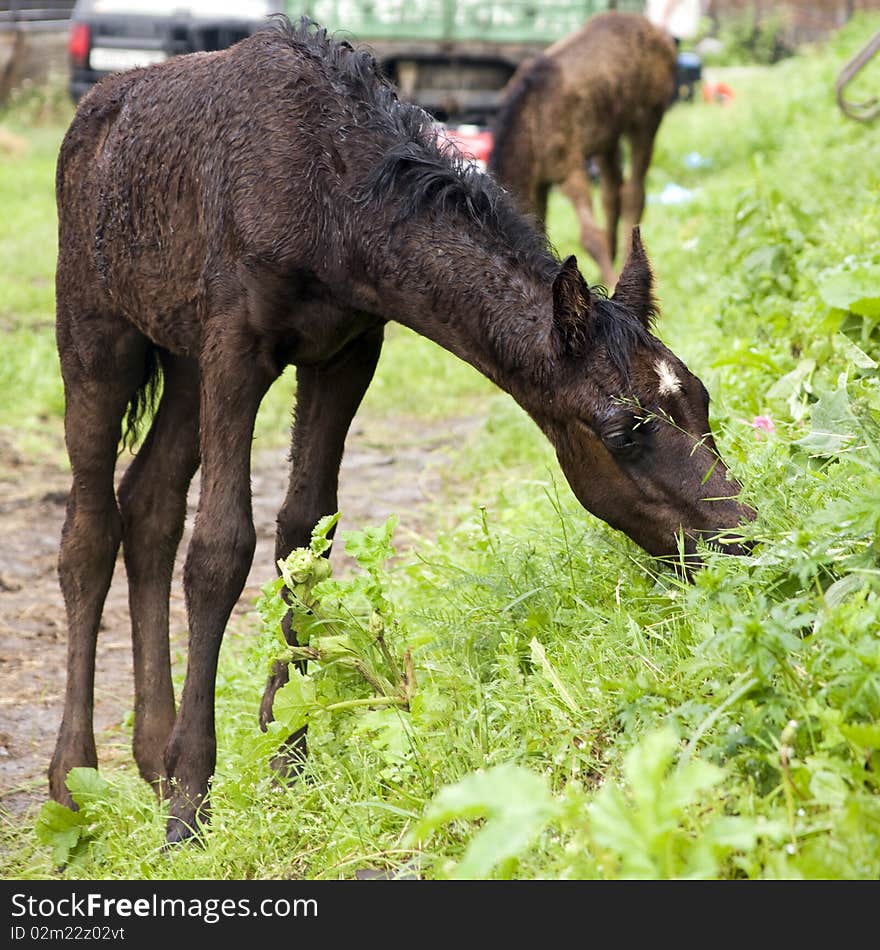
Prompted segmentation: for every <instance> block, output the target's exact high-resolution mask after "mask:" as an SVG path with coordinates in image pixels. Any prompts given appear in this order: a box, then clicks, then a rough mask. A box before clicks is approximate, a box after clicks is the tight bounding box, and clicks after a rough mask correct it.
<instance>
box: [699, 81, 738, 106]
mask: <svg viewBox="0 0 880 950" xmlns="http://www.w3.org/2000/svg"><path fill="white" fill-rule="evenodd" d="M731 99H733V90H732V89H731V88H730V86H728V85H727V83H726V82H704V83H703V101H704V102H718V103H720V104H721V105H723V106H726V105H727V103H728V102H730V100H731Z"/></svg>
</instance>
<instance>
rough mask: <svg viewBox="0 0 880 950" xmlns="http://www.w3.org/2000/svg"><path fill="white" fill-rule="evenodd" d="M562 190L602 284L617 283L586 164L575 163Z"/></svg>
mask: <svg viewBox="0 0 880 950" xmlns="http://www.w3.org/2000/svg"><path fill="white" fill-rule="evenodd" d="M559 187H560V189H561V190H562V193H563V194H564V195H565V197H566V198H568V200H569V201H570V202H571V203H572V205H573V206H574V210H575V213H576V214H577V217H578V221H579V223H580V229H581V244H582V245H583V246H584V249H585V250H586V251H587V252H588V253H589V254H590V256H591V257H592V258H593V260H595V261H596V263H597V264H598V265H599V270H600V271H601V273H602V280H603V281H604V282H605V284H606V285H607V286H608V287H612V286H613V285H614V282H615V280H616V279H617V277H616V274H615V273H614V267H613V265H612V263H611V251H610V249H609V247H608V239H607V238H606V236H605V232H604V231H603V230H602V229H601V228H600V227H599V225H598V224H597V223H596V219H595V217H594V216H593V195H592V191H591V189H590V178H589V175H588V174H587V166H586V162H585V161H583V159H582V158H578V159H577V160H574V161H573V162H572V170H571V171H570V172H569V174H568V176H567V177H566V178H565V180H564V181H562V182H561V183H560V186H559Z"/></svg>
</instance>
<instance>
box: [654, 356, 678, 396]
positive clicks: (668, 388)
mask: <svg viewBox="0 0 880 950" xmlns="http://www.w3.org/2000/svg"><path fill="white" fill-rule="evenodd" d="M654 369H655V370H657V376H658V377H659V378H660V395H661V396H671V395H672V394H673V393H680V392H681V380H680V379H679V378H678V377H677V376H676V375H675V373H674V372H673V371H672V367H671V366H670V365H669V363H667V362H666V360H657V362H656V363H655V364H654Z"/></svg>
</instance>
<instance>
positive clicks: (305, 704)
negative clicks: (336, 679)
mask: <svg viewBox="0 0 880 950" xmlns="http://www.w3.org/2000/svg"><path fill="white" fill-rule="evenodd" d="M315 697H316V692H315V683H314V681H313V680H312V678H311V677H310V676H306V675H305V674H303V673H301V672H300V671H299V670H298V669H296V668H294V667H291V668H290V679H289V680H288V681H287V683H285V685H284V686H282V687H281V689H279V690H278V692H277V693H276V694H275V702H274V704H273V706H272V711H273V713H274V715H275V719H276V720H278V722H281V723H283V724H284V726H285V728H286V729H288V730H289V731H290V732H296V730H297V729H301V728H302V727H303V726H304V725H305V724H306V723H307V722H308V719H309V713H310V712H311V710H312V709H313V708H314V706H315V701H316V698H315Z"/></svg>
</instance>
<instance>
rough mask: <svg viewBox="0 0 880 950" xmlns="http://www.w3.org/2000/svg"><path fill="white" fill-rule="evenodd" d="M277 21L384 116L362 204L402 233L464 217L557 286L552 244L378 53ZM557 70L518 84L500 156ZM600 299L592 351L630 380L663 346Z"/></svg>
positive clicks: (499, 141) (595, 296) (596, 294)
mask: <svg viewBox="0 0 880 950" xmlns="http://www.w3.org/2000/svg"><path fill="white" fill-rule="evenodd" d="M272 19H273V21H274V22H273V24H272V26H271V27H270V28H269V30H270V31H279V32H280V33H281V35H282V36H283V37H284V39H285V41H286V42H287V43H288V44H289V45H290V46H292V47H294V48H295V49H296V50H298V51H299V52H300V53H301V54H304V55H306V56H309V57H310V58H312V59H313V60H315V61H316V62H318V63H325V64H328V65H329V67H330V68H331V70H332V71H333V73H334V76H335V77H337V81H338V77H341V78H342V82H343V84H345V85H347V86H348V87H349V89H350V95H352V96H353V97H357V98H358V99H359V100H360V101H363V102H365V103H366V104H368V105H371V106H373V107H374V108H373V110H372V113H373V114H372V115H371V117H370V119H371V123H372V127H374V128H375V134H376V136H377V138H380V139H383V140H385V142H386V143H387V144H386V146H385V149H384V151H383V154H382V157H381V158H380V160H379V161H378V162H377V163H376V164H375V165H374V166H373V167H372V168H371V169H369V171H368V172H367V173H366V176H365V178H364V180H363V181H362V182H361V185H360V187H359V191H358V195H357V200H358V201H359V202H360V203H362V204H374V203H378V204H381V205H385V206H387V204H388V203H389V202H391V203H392V204H393V206H394V214H393V217H392V224H396V223H400V222H402V221H405V220H407V219H413V218H417V217H420V216H423V215H436V216H438V217H443V216H448V215H455V214H458V215H463V216H465V217H466V218H467V219H469V220H470V221H472V222H474V223H475V224H477V225H478V226H480V227H481V228H484V229H485V232H486V234H487V237H489V238H490V239H494V240H495V242H496V243H498V244H499V245H501V246H503V247H504V248H505V249H506V250H507V251H509V252H511V253H512V256H513V257H514V258H515V259H516V261H517V263H519V264H520V265H523V264H524V265H526V266H528V267H530V269H532V270H533V271H534V272H535V273H536V274H537V275H538V276H539V277H541V278H542V279H545V280H548V281H549V280H552V279H553V277H555V275H556V274H557V273H558V271H559V268H560V262H559V260H558V258H557V256H556V254H555V252H554V250H553V248H552V246H551V245H550V243H549V242H548V240H547V238H546V236H545V235H544V234H543V233H542V232H541V230H540V229H538V228H535V227H534V226H533V225H532V223H531V222H530V220H529V219H528V218H527V217H526V216H525V215H523V214H522V213H521V212H520V211H519V210H518V209H517V207H516V206H515V204H514V202H513V200H512V199H511V198H510V196H509V195H508V193H507V192H506V191H505V190H504V189H503V188H502V187H501V186H500V185H498V184H497V182H496V181H495V179H494V178H493V177H492V176H491V175H487V174H483V173H482V172H480V171H479V169H478V168H477V167H476V166H475V165H473V163H471V162H470V161H468V160H467V159H465V158H464V157H463V156H462V155H461V153H460V152H459V151H458V149H457V148H456V147H455V146H454V144H453V143H451V142H449V141H442V140H438V136H437V129H436V126H435V125H434V121H433V119H432V118H431V116H430V115H428V113H427V112H425V111H424V110H423V109H421V108H419V107H418V106H415V105H413V104H411V103H407V102H403V101H401V100H400V99H399V98H398V96H397V93H396V91H395V89H394V87H393V86H392V85H391V83H390V82H389V81H388V80H387V79H386V78H385V77H384V76H383V75H382V73H381V70H380V68H379V66H378V64H377V62H376V60H375V59H374V57H373V55H372V53H371V52H370V51H369V50H368V49H365V48H363V47H356V46H353V45H352V44H351V43H349V42H348V41H347V40H344V39H340V38H337V37H333V36H331V35H330V34H329V33H328V32H327V30H326V29H324V28H323V27H320V26H319V25H318V24H317V23H315V22H314V21H313V20H310V19H309V18H308V17H305V16H303V17H300V19H299V20H298V21H297V22H296V23H295V24H294V23H291V21H290V20H288V19H287V17H285V16H283V15H280V14H279V15H277V16H275V17H273V18H272ZM554 70H555V66H554V64H553V63H552V62H551V61H550V60H548V59H546V58H545V57H543V56H541V57H538V59H537V60H536V61H535V62H534V63H533V65H532V68H531V69H529V70H527V71H526V72H525V73H524V74H523V76H522V77H521V78H520V79H519V80H518V81H517V84H516V86H515V87H514V89H513V91H512V94H511V95H510V96H509V97H508V99H507V103H506V105H505V107H504V109H503V110H502V113H501V116H500V117H499V125H498V128H499V130H500V136H499V137H496V140H495V147H494V148H493V155H494V154H497V153H498V152H499V150H503V148H504V144H505V142H504V137H505V133H506V127H507V125H508V122H507V121H505V119H506V117H509V116H511V115H513V114H515V112H516V111H517V110H519V109H520V108H521V106H522V103H523V102H524V101H525V98H526V96H527V95H528V94H529V92H531V91H532V90H533V89H537V88H539V87H540V86H541V85H542V84H543V83H545V82H546V81H548V79H549V77H550V76H551V74H552V73H553V72H554ZM591 296H592V301H593V308H592V321H593V322H592V329H591V332H590V334H589V335H590V339H591V342H592V343H593V344H602V345H604V346H605V348H606V350H607V353H608V356H609V358H610V359H611V360H612V362H613V363H614V366H615V368H616V369H617V370H618V372H619V373H620V375H621V376H622V377H623V378H624V379H626V378H627V377H628V375H629V357H630V355H631V354H632V352H633V351H634V350H635V349H636V347H640V346H651V345H656V341H655V340H654V339H653V337H652V336H651V334H650V332H649V331H648V330H646V329H645V327H644V326H643V325H642V324H641V322H640V321H639V320H638V319H637V318H636V317H635V316H634V315H633V314H632V313H631V312H630V311H629V310H628V309H627V308H626V307H624V306H622V305H621V304H620V303H619V302H617V301H615V300H612V299H609V297H608V294H607V291H606V290H605V288H604V287H601V286H597V287H593V288H592V295H591Z"/></svg>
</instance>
